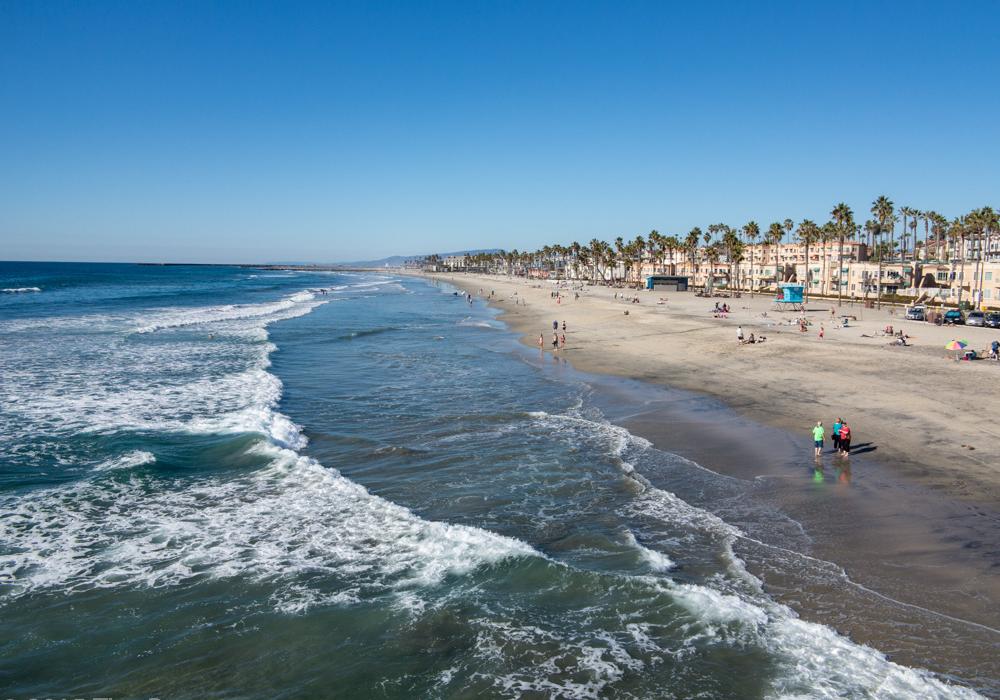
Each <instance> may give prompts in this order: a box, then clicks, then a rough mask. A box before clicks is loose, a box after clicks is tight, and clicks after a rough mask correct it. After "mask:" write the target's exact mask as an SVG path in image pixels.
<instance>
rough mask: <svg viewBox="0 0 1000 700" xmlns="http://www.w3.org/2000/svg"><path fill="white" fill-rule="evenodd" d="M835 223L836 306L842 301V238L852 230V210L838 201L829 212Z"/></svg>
mask: <svg viewBox="0 0 1000 700" xmlns="http://www.w3.org/2000/svg"><path fill="white" fill-rule="evenodd" d="M830 216H832V217H833V220H834V222H835V225H836V231H837V239H838V242H839V246H838V249H837V306H841V305H842V304H843V302H844V283H843V279H842V278H843V274H844V238H845V237H847V236H848V235H850V233H852V232H853V231H854V212H853V211H851V208H850V207H849V206H847V204H845V203H844V202H840V203H839V204H838V205H837V206H835V207H834V208H833V211H831V212H830Z"/></svg>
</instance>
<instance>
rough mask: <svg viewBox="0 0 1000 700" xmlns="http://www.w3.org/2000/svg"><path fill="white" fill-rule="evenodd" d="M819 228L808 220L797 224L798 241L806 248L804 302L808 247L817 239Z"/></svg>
mask: <svg viewBox="0 0 1000 700" xmlns="http://www.w3.org/2000/svg"><path fill="white" fill-rule="evenodd" d="M819 234H820V231H819V226H817V225H816V224H815V222H813V221H811V220H809V219H803V220H802V223H800V224H799V230H798V235H799V241H801V242H802V243H803V244H804V245H805V247H806V275H805V277H806V278H805V280H803V281H804V283H805V297H804V299H805V300H806V301H808V300H809V286H810V285H809V276H810V275H809V265H810V262H809V246H810V245H811V244H812V243H813V242H814V241H816V240H817V239H818V238H819ZM795 279H796V281H798V274H796V276H795Z"/></svg>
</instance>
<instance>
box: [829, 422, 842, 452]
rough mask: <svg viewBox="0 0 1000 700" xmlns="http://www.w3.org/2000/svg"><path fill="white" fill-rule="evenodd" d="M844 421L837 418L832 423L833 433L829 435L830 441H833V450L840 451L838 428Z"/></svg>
mask: <svg viewBox="0 0 1000 700" xmlns="http://www.w3.org/2000/svg"><path fill="white" fill-rule="evenodd" d="M843 422H844V419H843V418H838V419H837V420H835V421H834V422H833V431H832V432H831V433H830V439H831V440H833V449H835V450H837V451H838V452H839V451H840V426H841V425H842V424H843Z"/></svg>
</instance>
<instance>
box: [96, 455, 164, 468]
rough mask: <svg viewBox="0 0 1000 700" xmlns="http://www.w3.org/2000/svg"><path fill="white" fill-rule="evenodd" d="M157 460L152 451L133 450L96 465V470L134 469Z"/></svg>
mask: <svg viewBox="0 0 1000 700" xmlns="http://www.w3.org/2000/svg"><path fill="white" fill-rule="evenodd" d="M155 461H156V457H155V456H153V453H152V452H145V451H143V450H133V451H132V452H129V453H127V454H124V455H122V456H121V457H115V458H114V459H109V460H108V461H106V462H102V463H101V464H99V465H98V466H97V467H95V471H99V472H108V471H118V470H120V469H132V468H133V467H141V466H143V465H145V464H152V463H153V462H155Z"/></svg>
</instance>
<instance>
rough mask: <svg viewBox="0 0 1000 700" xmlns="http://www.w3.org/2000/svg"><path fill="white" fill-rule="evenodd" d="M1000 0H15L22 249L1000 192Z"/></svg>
mask: <svg viewBox="0 0 1000 700" xmlns="http://www.w3.org/2000/svg"><path fill="white" fill-rule="evenodd" d="M998 20H1000V2H996V1H995V0H990V1H986V2H977V1H975V0H962V1H961V2H940V3H925V2H919V1H918V2H912V1H910V2H898V3H892V2H857V3H852V2H830V3H826V5H825V6H821V5H820V4H819V3H814V2H801V1H796V2H787V3H785V2H751V1H747V2H732V3H717V4H712V3H696V2H682V3H681V2H679V3H668V2H649V3H643V2H607V3H599V2H568V1H567V2H558V3H545V2H513V1H506V0H505V1H501V0H497V1H495V2H476V1H474V0H462V1H460V2H351V3H327V2H323V3H306V2H273V3H269V2H253V1H250V0H242V1H240V2H232V3H227V2H208V1H206V0H196V1H192V2H166V1H164V2H148V1H144V0H126V1H124V2H120V3H119V2H103V1H102V2H77V1H72V2H59V1H56V0H46V1H45V2H32V1H30V0H21V1H11V0H0V259H22V260H23V259H29V260H41V259H45V260H160V261H192V262H225V261H233V262H243V261H247V262H257V261H292V260H311V261H321V262H323V261H334V260H352V259H368V258H376V257H381V256H383V255H389V254H394V253H399V254H416V253H431V252H445V251H450V250H456V249H462V248H472V247H504V248H514V247H517V248H520V249H532V248H536V247H540V246H541V245H543V244H545V243H566V244H568V243H569V242H571V241H572V240H580V241H581V242H584V241H589V240H590V239H591V238H593V237H599V238H605V239H609V240H610V239H612V238H614V237H615V236H619V235H622V236H626V237H629V236H635V235H636V234H640V233H641V234H646V233H648V232H649V230H650V229H653V228H655V229H658V230H659V231H660V232H661V233H667V234H669V233H675V234H683V233H684V232H686V231H687V230H689V229H690V228H691V227H692V226H694V225H700V226H702V227H705V226H706V225H708V224H710V223H714V222H725V223H728V224H730V225H741V224H743V223H745V222H746V221H747V220H749V219H755V220H756V221H758V222H759V223H760V224H761V226H762V228H765V227H766V225H767V224H768V223H769V222H770V221H773V220H780V219H784V218H786V217H790V218H793V219H796V220H798V219H801V218H803V217H809V218H813V219H815V220H817V221H820V222H822V221H825V220H826V218H827V217H828V215H829V211H830V209H831V208H832V206H833V205H834V204H835V203H836V202H838V201H841V200H843V201H846V202H847V203H848V204H850V205H851V206H852V207H853V208H854V209H855V212H856V214H858V215H859V219H862V220H863V216H861V214H864V215H867V212H868V208H869V206H870V204H871V201H872V200H873V199H874V198H875V197H876V196H877V195H879V194H887V195H888V196H889V197H890V198H892V199H893V200H894V201H895V202H896V204H897V205H908V206H913V207H916V208H918V209H935V210H937V211H939V212H941V213H943V214H945V215H948V216H954V215H956V214H959V213H964V212H966V211H968V210H969V209H971V208H974V207H980V206H984V205H991V206H994V207H996V206H1000V171H998V168H1000V89H998V88H1000V29H998V27H1000V22H998Z"/></svg>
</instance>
